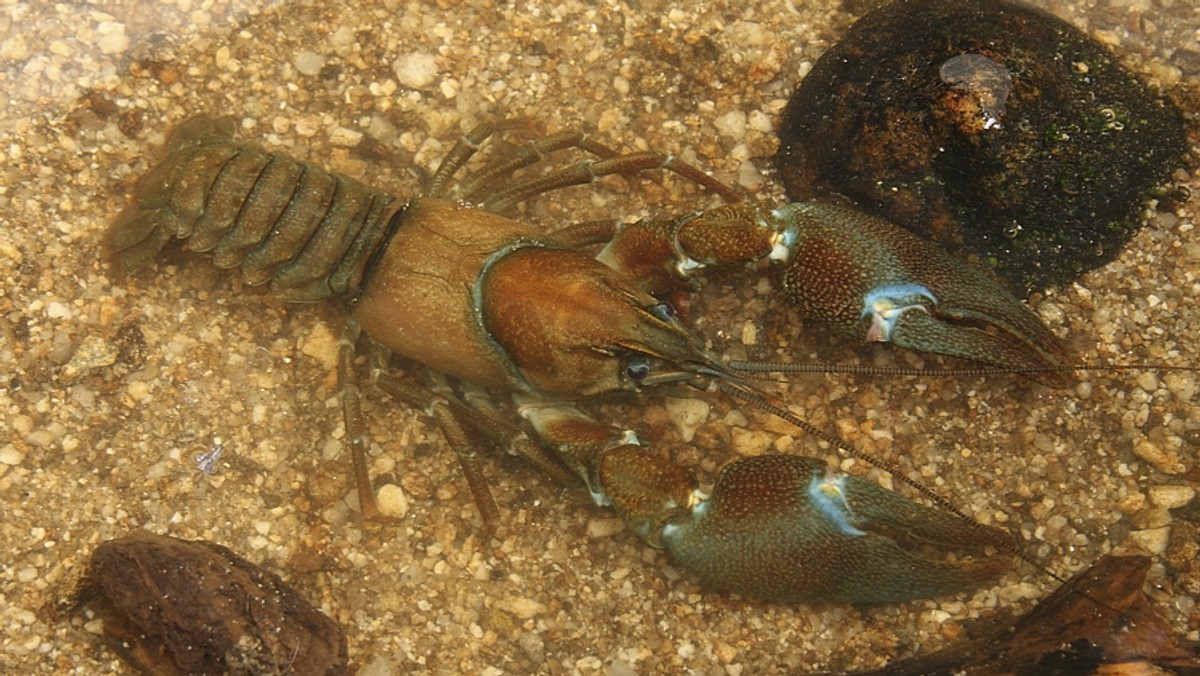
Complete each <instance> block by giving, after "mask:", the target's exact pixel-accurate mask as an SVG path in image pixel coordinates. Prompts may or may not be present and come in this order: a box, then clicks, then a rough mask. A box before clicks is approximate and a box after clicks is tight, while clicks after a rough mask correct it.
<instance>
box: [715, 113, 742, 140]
mask: <svg viewBox="0 0 1200 676" xmlns="http://www.w3.org/2000/svg"><path fill="white" fill-rule="evenodd" d="M713 126H714V127H716V128H717V132H718V133H720V134H721V135H722V136H727V137H729V138H731V139H733V140H734V141H741V140H742V138H744V137H745V136H746V114H745V113H743V112H742V111H740V110H731V111H729V112H728V113H725V114H724V115H722V116H720V117H718V118H717V119H715V120H713Z"/></svg>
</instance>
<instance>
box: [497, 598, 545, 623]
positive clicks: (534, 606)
mask: <svg viewBox="0 0 1200 676" xmlns="http://www.w3.org/2000/svg"><path fill="white" fill-rule="evenodd" d="M503 607H504V609H505V610H507V611H508V612H510V613H512V614H513V615H516V616H517V617H519V618H521V619H522V620H528V619H530V618H532V617H534V616H536V615H541V614H542V613H544V612H546V604H544V603H539V602H537V601H534V600H533V599H529V598H524V597H518V598H515V599H508V600H506V601H504V602H503Z"/></svg>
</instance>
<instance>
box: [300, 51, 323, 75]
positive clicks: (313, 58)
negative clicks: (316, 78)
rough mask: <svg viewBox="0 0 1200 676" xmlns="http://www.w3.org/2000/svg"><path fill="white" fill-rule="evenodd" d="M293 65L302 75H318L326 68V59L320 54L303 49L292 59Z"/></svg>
mask: <svg viewBox="0 0 1200 676" xmlns="http://www.w3.org/2000/svg"><path fill="white" fill-rule="evenodd" d="M292 65H293V66H295V67H296V70H298V71H300V73H301V74H302V75H318V74H320V72H321V69H322V68H324V67H325V57H324V56H321V55H320V54H318V53H316V52H313V51H310V50H307V49H303V50H300V51H299V52H297V53H296V56H295V57H294V58H293V59H292Z"/></svg>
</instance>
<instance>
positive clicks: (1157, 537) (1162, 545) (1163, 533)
mask: <svg viewBox="0 0 1200 676" xmlns="http://www.w3.org/2000/svg"><path fill="white" fill-rule="evenodd" d="M1129 538H1130V539H1131V540H1133V541H1134V542H1135V543H1136V544H1137V546H1138V547H1141V548H1142V549H1144V550H1146V551H1147V552H1149V553H1150V554H1162V553H1163V552H1165V551H1166V550H1167V541H1168V540H1170V538H1171V529H1170V527H1168V526H1163V527H1162V528H1150V529H1147V530H1135V531H1133V532H1131V533H1130V534H1129Z"/></svg>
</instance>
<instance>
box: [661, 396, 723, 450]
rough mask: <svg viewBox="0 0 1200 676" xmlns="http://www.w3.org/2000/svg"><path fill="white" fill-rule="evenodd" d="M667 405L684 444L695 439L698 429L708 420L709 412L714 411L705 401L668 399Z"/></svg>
mask: <svg viewBox="0 0 1200 676" xmlns="http://www.w3.org/2000/svg"><path fill="white" fill-rule="evenodd" d="M665 405H666V409H667V414H668V415H669V416H670V418H671V423H672V424H673V425H675V429H676V431H678V432H679V439H680V441H682V442H684V443H690V442H691V441H692V439H694V438H695V436H696V429H697V428H698V427H700V426H701V425H703V424H704V422H705V421H706V420H708V412H709V411H710V410H711V409H712V406H711V405H710V404H709V403H708V402H707V401H704V400H703V399H680V398H676V397H667V400H666V403H665Z"/></svg>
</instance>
